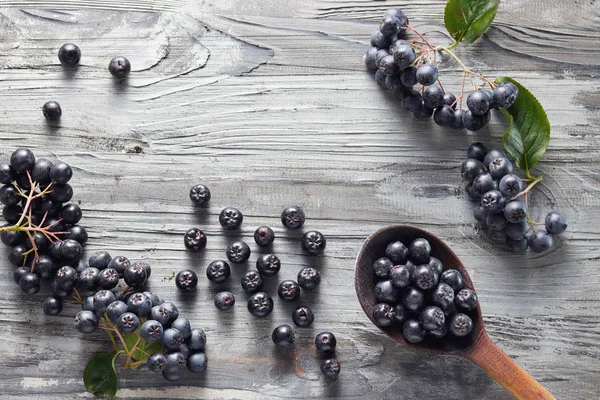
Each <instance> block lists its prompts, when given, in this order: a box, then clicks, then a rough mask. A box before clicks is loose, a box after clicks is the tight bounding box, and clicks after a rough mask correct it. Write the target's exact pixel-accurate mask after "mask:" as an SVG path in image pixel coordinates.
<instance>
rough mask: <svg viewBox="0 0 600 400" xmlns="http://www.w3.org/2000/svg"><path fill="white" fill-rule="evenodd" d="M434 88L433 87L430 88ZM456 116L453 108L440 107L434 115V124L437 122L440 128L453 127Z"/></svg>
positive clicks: (447, 106)
mask: <svg viewBox="0 0 600 400" xmlns="http://www.w3.org/2000/svg"><path fill="white" fill-rule="evenodd" d="M430 87H433V86H430ZM455 118H456V116H455V114H454V110H453V109H452V107H450V106H449V105H446V104H444V105H443V106H441V107H438V108H437V109H436V110H435V112H434V113H433V122H435V123H436V124H437V125H439V126H447V127H451V126H452V124H453V123H454V121H455Z"/></svg>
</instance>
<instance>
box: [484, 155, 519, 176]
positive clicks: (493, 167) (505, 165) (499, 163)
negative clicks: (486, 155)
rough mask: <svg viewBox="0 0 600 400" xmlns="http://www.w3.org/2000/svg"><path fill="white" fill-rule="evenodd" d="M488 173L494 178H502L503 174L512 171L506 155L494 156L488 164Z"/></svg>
mask: <svg viewBox="0 0 600 400" xmlns="http://www.w3.org/2000/svg"><path fill="white" fill-rule="evenodd" d="M488 169H489V171H490V174H492V176H493V177H494V179H498V180H499V179H502V177H503V176H505V175H508V174H512V173H513V165H512V163H511V162H510V161H509V160H508V158H506V157H498V158H494V159H493V160H492V161H490V164H489V165H488Z"/></svg>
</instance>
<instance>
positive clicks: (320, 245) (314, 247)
mask: <svg viewBox="0 0 600 400" xmlns="http://www.w3.org/2000/svg"><path fill="white" fill-rule="evenodd" d="M300 243H301V244H302V248H303V249H304V250H305V251H307V252H308V253H309V254H312V255H318V254H321V253H323V251H324V250H325V246H326V244H327V240H325V236H323V234H322V233H321V232H318V231H308V232H306V233H305V234H304V235H302V240H301V241H300Z"/></svg>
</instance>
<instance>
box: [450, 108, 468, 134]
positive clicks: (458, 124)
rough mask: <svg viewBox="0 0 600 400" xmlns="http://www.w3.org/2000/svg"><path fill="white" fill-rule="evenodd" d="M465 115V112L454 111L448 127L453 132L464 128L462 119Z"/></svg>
mask: <svg viewBox="0 0 600 400" xmlns="http://www.w3.org/2000/svg"><path fill="white" fill-rule="evenodd" d="M464 115H465V110H460V109H459V110H454V121H453V122H452V125H450V127H451V128H452V129H454V130H457V131H458V130H461V129H464V128H465V123H464V122H463V117H464Z"/></svg>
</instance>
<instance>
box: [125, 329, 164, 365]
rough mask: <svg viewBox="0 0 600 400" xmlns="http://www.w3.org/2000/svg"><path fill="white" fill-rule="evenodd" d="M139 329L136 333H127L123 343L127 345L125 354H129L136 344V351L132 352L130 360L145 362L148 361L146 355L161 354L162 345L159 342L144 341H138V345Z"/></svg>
mask: <svg viewBox="0 0 600 400" xmlns="http://www.w3.org/2000/svg"><path fill="white" fill-rule="evenodd" d="M139 332H140V331H139V328H138V330H137V333H136V332H132V333H128V334H126V335H125V343H126V344H127V353H129V352H130V351H131V350H133V348H134V347H135V345H136V344H137V348H136V350H135V351H134V352H133V354H132V356H131V358H132V359H133V361H146V360H147V359H148V354H150V355H152V354H154V353H162V351H163V345H162V343H161V342H160V341H158V342H153V343H150V342H146V341H145V340H143V339H142V340H140V341H139V343H138V339H140V337H139V335H138V334H139Z"/></svg>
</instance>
